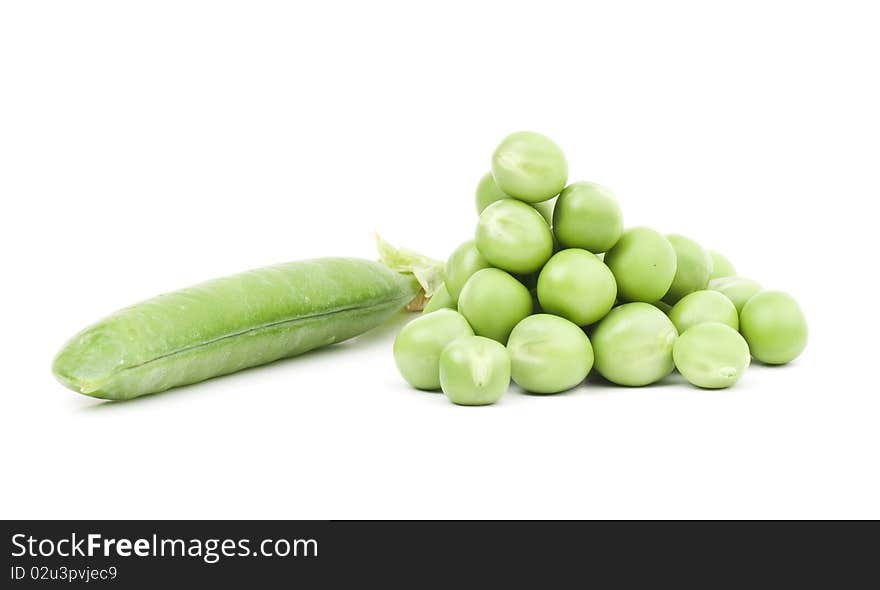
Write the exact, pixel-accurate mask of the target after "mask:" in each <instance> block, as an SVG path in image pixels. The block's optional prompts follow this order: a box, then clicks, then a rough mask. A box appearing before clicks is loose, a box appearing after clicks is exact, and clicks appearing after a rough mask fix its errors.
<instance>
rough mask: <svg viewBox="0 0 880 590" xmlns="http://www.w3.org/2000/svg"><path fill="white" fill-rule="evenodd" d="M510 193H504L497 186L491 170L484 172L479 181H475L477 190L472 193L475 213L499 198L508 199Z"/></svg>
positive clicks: (478, 212) (480, 211)
mask: <svg viewBox="0 0 880 590" xmlns="http://www.w3.org/2000/svg"><path fill="white" fill-rule="evenodd" d="M509 198H511V197H510V195H506V194H504V193H503V192H501V189H500V188H498V184H496V182H495V179H494V178H493V177H492V173H491V172H486V173H485V174H484V175H483V177H482V178H480V182H479V183H477V191H476V194H475V195H474V203H475V204H476V206H477V214H480V213H482V212H483V209H485V208H486V207H488V206H489V205H491V204H492V203H494V202H495V201H500V200H501V199H509Z"/></svg>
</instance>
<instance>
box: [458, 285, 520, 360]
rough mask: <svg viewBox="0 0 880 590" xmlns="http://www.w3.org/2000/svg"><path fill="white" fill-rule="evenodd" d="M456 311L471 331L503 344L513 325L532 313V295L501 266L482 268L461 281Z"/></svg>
mask: <svg viewBox="0 0 880 590" xmlns="http://www.w3.org/2000/svg"><path fill="white" fill-rule="evenodd" d="M458 311H459V312H461V314H462V315H464V317H465V318H466V319H467V320H468V322H469V323H470V325H471V327H472V328H473V329H474V333H475V334H477V335H478V336H486V337H487V338H492V339H493V340H497V341H498V342H501V343H502V344H504V343H506V342H507V338H508V336H510V331H511V330H513V327H514V326H516V325H517V324H518V323H519V322H520V321H522V319H523V318H525V317H526V316H528V315H530V314H531V313H532V296H531V294H530V293H529V290H528V289H526V288H525V286H523V284H522V283H520V282H519V281H518V280H516V279H515V278H513V277H512V276H511V275H509V274H507V273H506V272H504V271H503V270H499V269H497V268H484V269H483V270H478V271H477V272H475V273H474V276H472V277H471V278H470V279H468V282H467V283H465V285H464V289H462V290H461V295H460V296H459V298H458Z"/></svg>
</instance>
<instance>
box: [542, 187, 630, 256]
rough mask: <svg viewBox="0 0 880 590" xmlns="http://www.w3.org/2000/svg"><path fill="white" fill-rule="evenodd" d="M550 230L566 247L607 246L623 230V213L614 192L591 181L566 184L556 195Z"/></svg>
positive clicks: (596, 248) (594, 248) (595, 248)
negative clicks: (551, 228) (551, 229)
mask: <svg viewBox="0 0 880 590" xmlns="http://www.w3.org/2000/svg"><path fill="white" fill-rule="evenodd" d="M553 232H554V233H555V234H556V239H558V240H559V243H560V244H562V245H563V246H564V247H566V248H583V249H584V250H589V251H590V252H595V253H599V252H605V251H607V250H610V249H611V248H612V247H613V246H614V244H616V243H617V240H619V239H620V235H621V234H622V233H623V214H622V213H621V211H620V206H619V205H618V204H617V199H616V198H615V197H614V193H612V192H611V191H610V190H608V189H607V188H605V187H604V186H602V185H600V184H596V183H595V182H575V183H573V184H570V185H568V186H567V187H565V189H564V190H563V191H562V192H561V193H560V194H559V197H558V198H557V199H556V208H555V209H554V212H553Z"/></svg>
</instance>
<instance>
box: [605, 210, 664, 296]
mask: <svg viewBox="0 0 880 590" xmlns="http://www.w3.org/2000/svg"><path fill="white" fill-rule="evenodd" d="M605 264H606V265H608V268H610V269H611V272H612V273H613V274H614V279H615V281H616V282H617V292H618V295H619V297H620V298H621V299H623V300H625V301H644V302H645V303H650V302H653V301H658V300H659V299H660V298H662V297H663V296H664V295H665V294H666V292H667V291H668V290H669V286H670V285H671V284H672V279H673V277H674V276H675V266H676V263H675V250H673V248H672V244H670V243H669V240H667V239H666V238H665V237H664V236H663V235H662V234H660V233H658V232H656V231H654V230H653V229H649V228H647V227H633V228H630V229H628V230H626V231H625V232H623V234H622V235H621V236H620V239H619V240H618V241H617V243H616V244H615V245H614V247H613V248H611V249H610V250H609V251H608V252H606V253H605Z"/></svg>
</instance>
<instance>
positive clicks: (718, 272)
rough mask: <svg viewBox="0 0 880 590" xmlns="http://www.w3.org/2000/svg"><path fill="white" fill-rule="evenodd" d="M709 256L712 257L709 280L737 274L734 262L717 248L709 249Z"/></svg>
mask: <svg viewBox="0 0 880 590" xmlns="http://www.w3.org/2000/svg"><path fill="white" fill-rule="evenodd" d="M709 257H710V258H711V259H712V272H711V274H710V275H709V280H712V279H720V278H722V277H732V276H733V275H735V274H736V269H735V268H734V267H733V264H732V263H731V262H730V261H729V260H728V259H727V258H725V257H724V256H723V255H721V254H719V253H718V252H716V251H715V250H709Z"/></svg>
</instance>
